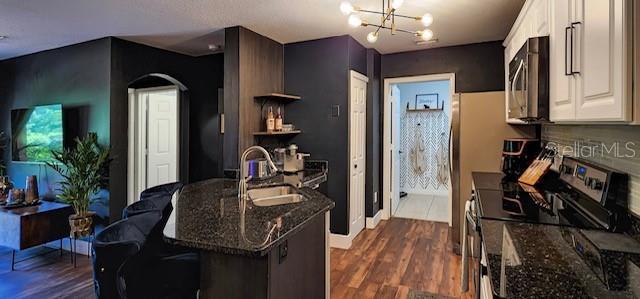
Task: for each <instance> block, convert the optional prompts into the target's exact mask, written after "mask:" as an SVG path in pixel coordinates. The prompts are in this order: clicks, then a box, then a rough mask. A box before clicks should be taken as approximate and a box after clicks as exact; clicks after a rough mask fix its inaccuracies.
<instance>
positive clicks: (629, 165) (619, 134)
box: [542, 125, 640, 215]
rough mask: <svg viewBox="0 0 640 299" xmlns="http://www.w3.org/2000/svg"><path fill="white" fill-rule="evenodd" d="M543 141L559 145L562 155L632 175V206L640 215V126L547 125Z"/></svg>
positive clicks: (630, 206)
mask: <svg viewBox="0 0 640 299" xmlns="http://www.w3.org/2000/svg"><path fill="white" fill-rule="evenodd" d="M542 140H543V141H547V142H554V143H556V144H558V145H559V150H560V154H564V155H569V156H575V157H579V158H582V159H585V160H588V161H593V162H596V163H599V164H602V165H605V166H608V167H611V168H613V169H616V170H619V171H621V172H625V173H627V174H629V209H630V210H631V211H632V212H634V213H635V214H636V215H640V126H623V125H597V126H595V125H543V126H542Z"/></svg>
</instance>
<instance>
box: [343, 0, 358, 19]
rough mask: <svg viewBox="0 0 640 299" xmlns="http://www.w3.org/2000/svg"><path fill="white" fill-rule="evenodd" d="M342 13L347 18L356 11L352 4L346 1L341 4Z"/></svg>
mask: <svg viewBox="0 0 640 299" xmlns="http://www.w3.org/2000/svg"><path fill="white" fill-rule="evenodd" d="M340 11H341V12H342V14H343V15H345V16H347V15H350V14H351V13H353V12H354V11H355V9H354V8H353V5H351V3H349V2H347V1H344V2H342V3H340Z"/></svg>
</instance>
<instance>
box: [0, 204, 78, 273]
mask: <svg viewBox="0 0 640 299" xmlns="http://www.w3.org/2000/svg"><path fill="white" fill-rule="evenodd" d="M72 214H73V208H72V207H71V206H70V205H67V204H62V203H56V202H49V201H42V203H41V204H39V205H36V206H30V207H23V208H15V209H4V208H0V246H5V247H9V248H11V249H13V253H12V258H11V270H13V269H14V266H15V263H16V262H15V253H16V251H20V250H24V249H28V248H31V247H35V246H39V245H44V244H46V243H48V242H51V241H56V240H60V242H61V243H62V239H64V238H67V237H69V220H68V218H69V216H70V215H72ZM61 245H62V244H61ZM60 249H61V250H62V246H60Z"/></svg>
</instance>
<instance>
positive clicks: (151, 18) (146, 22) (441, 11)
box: [0, 0, 524, 59]
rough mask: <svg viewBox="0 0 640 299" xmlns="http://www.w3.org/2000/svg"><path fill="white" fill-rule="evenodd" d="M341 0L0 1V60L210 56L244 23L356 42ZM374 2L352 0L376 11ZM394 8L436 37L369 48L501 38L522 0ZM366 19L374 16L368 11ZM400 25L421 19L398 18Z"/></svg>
mask: <svg viewBox="0 0 640 299" xmlns="http://www.w3.org/2000/svg"><path fill="white" fill-rule="evenodd" d="M340 2H341V0H315V1H314V0H188V1H186V0H185V1H180V0H28V1H25V0H0V35H4V36H8V38H6V39H2V40H0V59H4V58H10V57H15V56H20V55H24V54H29V53H34V52H38V51H42V50H47V49H52V48H57V47H61V46H66V45H70V44H75V43H79V42H83V41H87V40H92V39H96V38H101V37H104V36H118V37H122V38H124V39H127V40H132V41H137V42H140V43H144V44H149V45H152V46H156V47H160V48H165V49H170V50H174V51H178V52H182V53H187V54H191V55H203V54H206V53H210V50H208V48H207V46H208V45H209V44H220V43H222V42H223V40H224V36H223V34H222V31H221V29H222V28H225V27H229V26H235V25H242V26H245V27H247V28H249V29H251V30H253V31H256V32H258V33H260V34H262V35H266V36H268V37H270V38H272V39H274V40H276V41H278V42H281V43H291V42H297V41H304V40H310V39H317V38H323V37H329V36H336V35H343V34H350V35H352V36H353V37H354V38H356V39H357V40H358V41H359V42H360V43H362V44H363V45H365V46H367V47H371V44H369V43H368V42H367V41H366V35H367V33H368V32H369V31H370V29H369V28H351V27H349V26H348V25H347V17H346V16H343V15H342V14H341V13H340V10H339V4H340ZM381 2H382V1H380V0H353V1H352V3H353V4H354V5H357V6H359V7H361V8H364V9H370V10H379V9H380V6H381V5H382V4H381ZM404 2H405V3H404V5H403V6H402V7H401V8H400V9H399V10H398V13H400V14H405V15H415V16H419V15H422V14H424V13H426V12H429V13H431V14H433V16H434V23H433V25H432V26H431V27H430V28H431V29H432V30H433V31H434V33H435V36H434V38H437V39H438V40H439V41H438V42H437V43H435V44H431V45H428V46H424V45H423V46H417V45H415V44H414V43H413V37H412V36H411V35H407V34H398V35H396V36H391V35H390V34H389V33H388V32H383V33H382V34H381V35H380V38H379V39H378V42H377V43H375V44H373V45H372V46H373V47H374V48H376V49H377V50H378V51H380V52H381V53H393V52H401V51H411V50H417V49H422V48H425V47H443V46H450V45H459V44H468V43H476V42H482V41H492V40H501V39H504V37H505V36H506V35H507V33H508V31H509V28H510V27H511V24H512V23H513V21H514V20H515V18H516V16H517V14H518V11H519V10H520V7H521V6H522V4H523V3H524V0H405V1H404ZM363 18H364V19H367V20H369V21H370V22H374V21H376V20H377V19H378V18H377V17H374V16H367V17H364V16H363ZM396 20H397V22H398V26H399V27H400V28H403V29H409V30H418V29H421V27H420V23H418V22H416V21H411V20H398V19H396Z"/></svg>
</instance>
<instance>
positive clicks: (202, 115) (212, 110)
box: [110, 38, 224, 219]
mask: <svg viewBox="0 0 640 299" xmlns="http://www.w3.org/2000/svg"><path fill="white" fill-rule="evenodd" d="M111 57H112V58H111V60H112V63H111V133H112V134H111V136H112V138H111V146H112V148H113V154H114V156H115V157H116V159H117V160H116V161H114V163H113V165H112V167H111V169H110V176H111V177H112V179H111V188H110V191H111V196H112V198H113V200H112V201H114V203H113V204H112V211H111V214H112V218H113V219H118V215H119V213H120V211H121V210H122V208H124V206H125V205H126V202H127V201H126V196H127V195H126V190H127V179H126V178H127V161H126V157H127V136H128V132H127V130H128V129H127V127H128V120H127V115H128V106H127V105H128V104H127V103H128V91H127V88H128V85H129V84H130V83H131V82H133V81H135V80H136V79H138V78H140V77H142V76H145V75H147V74H152V73H160V74H164V75H168V76H170V77H172V78H174V79H176V80H177V81H179V82H180V83H182V84H183V85H184V86H185V87H186V88H187V89H188V92H187V93H186V96H187V97H188V99H186V101H183V102H181V105H182V106H181V111H182V112H183V114H182V115H181V118H182V120H183V121H184V122H182V123H181V128H180V133H181V134H182V135H183V137H184V138H186V139H183V144H181V147H182V149H184V148H185V147H186V148H188V151H187V153H188V157H185V156H181V158H182V161H181V162H182V163H183V164H182V165H180V167H181V169H188V179H184V177H183V178H181V180H182V181H184V182H185V183H187V182H195V181H200V180H204V179H208V178H212V177H216V176H221V173H222V168H221V167H222V165H221V164H220V161H221V158H222V155H221V149H222V145H221V143H222V138H221V135H220V133H219V132H220V120H219V117H218V88H221V87H222V84H223V74H224V71H223V59H224V58H223V55H222V54H214V55H208V56H201V57H191V56H187V55H182V54H178V53H174V52H170V51H165V50H161V49H157V48H153V47H149V46H145V45H141V44H137V43H132V42H128V41H125V40H121V39H118V38H112V55H111ZM185 135H187V136H185ZM181 139H182V138H181ZM185 158H186V159H185ZM187 161H188V163H187Z"/></svg>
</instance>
